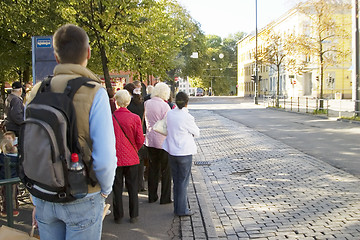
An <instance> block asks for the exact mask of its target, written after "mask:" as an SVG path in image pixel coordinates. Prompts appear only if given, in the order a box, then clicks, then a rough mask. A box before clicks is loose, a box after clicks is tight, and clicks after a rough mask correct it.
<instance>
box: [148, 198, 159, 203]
mask: <svg viewBox="0 0 360 240" xmlns="http://www.w3.org/2000/svg"><path fill="white" fill-rule="evenodd" d="M157 200H158V198H155V199H150V198H149V203H153V202H156V201H157Z"/></svg>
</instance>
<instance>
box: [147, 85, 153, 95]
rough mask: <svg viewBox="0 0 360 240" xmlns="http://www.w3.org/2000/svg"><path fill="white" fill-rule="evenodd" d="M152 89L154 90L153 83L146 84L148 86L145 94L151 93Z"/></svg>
mask: <svg viewBox="0 0 360 240" xmlns="http://www.w3.org/2000/svg"><path fill="white" fill-rule="evenodd" d="M153 90H154V86H153V85H148V86H147V87H146V93H147V94H151V93H152V91H153Z"/></svg>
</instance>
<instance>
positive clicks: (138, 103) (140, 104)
mask: <svg viewBox="0 0 360 240" xmlns="http://www.w3.org/2000/svg"><path fill="white" fill-rule="evenodd" d="M124 89H126V90H127V91H128V92H129V93H130V95H131V101H130V104H129V106H127V109H128V110H129V111H130V112H132V113H135V114H136V115H138V116H139V117H140V119H141V124H142V130H143V134H145V133H146V125H145V122H144V101H143V98H142V94H141V89H142V88H141V83H140V81H135V82H134V83H128V84H126V85H125V86H124ZM138 155H139V159H140V164H139V166H138V168H139V169H138V170H139V171H138V179H139V187H138V189H139V192H144V191H146V188H145V178H144V170H145V165H148V164H147V162H148V158H149V157H148V151H147V149H146V146H145V145H143V146H142V147H141V148H140V150H139V152H138Z"/></svg>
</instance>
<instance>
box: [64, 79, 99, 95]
mask: <svg viewBox="0 0 360 240" xmlns="http://www.w3.org/2000/svg"><path fill="white" fill-rule="evenodd" d="M89 82H94V83H96V81H95V80H93V79H91V78H87V77H78V78H75V79H71V80H70V81H69V82H68V83H67V86H66V88H65V90H64V93H65V94H66V95H68V96H69V98H70V99H73V98H74V95H75V93H76V92H77V91H78V90H79V88H80V87H81V86H83V85H85V86H87V87H90V88H94V87H95V85H94V84H91V83H89Z"/></svg>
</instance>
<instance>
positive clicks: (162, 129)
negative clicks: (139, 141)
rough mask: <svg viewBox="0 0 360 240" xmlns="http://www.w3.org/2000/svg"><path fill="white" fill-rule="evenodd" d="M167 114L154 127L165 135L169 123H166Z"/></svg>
mask: <svg viewBox="0 0 360 240" xmlns="http://www.w3.org/2000/svg"><path fill="white" fill-rule="evenodd" d="M166 116H167V115H165V117H164V118H163V119H160V120H159V121H157V122H156V123H155V124H154V126H153V127H152V128H153V130H154V131H155V132H158V133H160V134H162V135H164V136H167V124H166Z"/></svg>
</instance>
